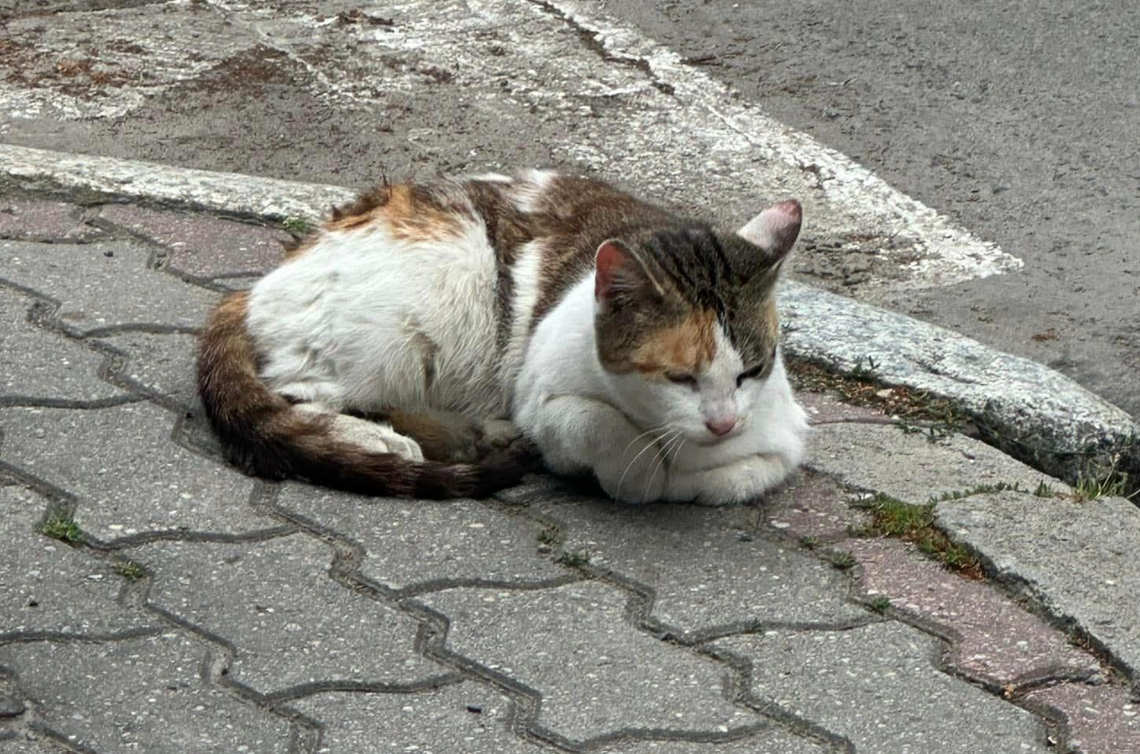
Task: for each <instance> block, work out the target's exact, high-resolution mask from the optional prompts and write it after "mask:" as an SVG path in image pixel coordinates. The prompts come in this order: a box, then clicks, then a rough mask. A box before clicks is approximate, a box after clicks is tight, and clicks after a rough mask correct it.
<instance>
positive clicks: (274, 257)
mask: <svg viewBox="0 0 1140 754" xmlns="http://www.w3.org/2000/svg"><path fill="white" fill-rule="evenodd" d="M100 217H101V218H103V219H105V220H110V221H111V222H113V223H115V224H116V225H120V226H122V227H125V228H130V229H131V230H132V231H134V232H136V233H140V234H142V235H144V236H147V237H148V238H151V239H153V240H155V241H157V242H158V243H160V244H162V245H163V246H167V247H169V248H170V249H172V253H171V260H170V266H171V268H172V269H174V270H178V271H179V272H182V273H185V274H187V275H193V276H196V277H206V278H212V277H217V276H219V275H240V274H247V275H248V274H251V273H261V272H265V271H266V270H268V269H270V268H272V267H275V266H276V265H277V264H278V263H279V262H280V261H281V259H282V258H283V257H284V248H283V247H282V245H281V244H282V243H285V242H287V241H289V240H290V238H291V236H290V235H289V234H288V233H286V232H285V231H283V230H279V229H277V228H267V227H263V226H259V225H251V224H250V223H243V222H237V221H233V220H223V219H221V218H219V217H213V216H210V215H206V214H193V213H186V212H173V211H170V210H154V209H147V208H144V207H139V206H136V205H133V204H110V205H107V206H105V207H103V209H102V211H101V212H100Z"/></svg>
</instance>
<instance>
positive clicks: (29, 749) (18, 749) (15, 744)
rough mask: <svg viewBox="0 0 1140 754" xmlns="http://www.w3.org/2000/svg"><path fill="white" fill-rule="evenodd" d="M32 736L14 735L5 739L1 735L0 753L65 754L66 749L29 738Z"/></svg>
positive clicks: (0, 734) (1, 734)
mask: <svg viewBox="0 0 1140 754" xmlns="http://www.w3.org/2000/svg"><path fill="white" fill-rule="evenodd" d="M28 735H30V734H23V733H21V734H18V735H17V734H13V735H12V736H11V737H10V738H5V737H4V734H3V733H0V752H3V753H4V754H65V749H63V748H61V747H59V746H57V745H56V744H53V743H48V742H47V741H44V740H37V739H32V738H28V737H27V736H28Z"/></svg>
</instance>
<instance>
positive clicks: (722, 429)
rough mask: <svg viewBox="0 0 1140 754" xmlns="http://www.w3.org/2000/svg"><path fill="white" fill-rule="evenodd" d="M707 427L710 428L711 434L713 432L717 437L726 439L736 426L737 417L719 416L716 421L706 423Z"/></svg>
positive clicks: (711, 420)
mask: <svg viewBox="0 0 1140 754" xmlns="http://www.w3.org/2000/svg"><path fill="white" fill-rule="evenodd" d="M705 426H706V427H708V430H709V432H712V433H713V434H714V435H716V436H717V437H724V436H725V435H727V434H728V433H729V432H731V431H732V428H733V427H735V426H736V417H735V416H733V415H731V414H730V415H728V416H718V417H717V418H715V419H709V420H708V421H706V422H705Z"/></svg>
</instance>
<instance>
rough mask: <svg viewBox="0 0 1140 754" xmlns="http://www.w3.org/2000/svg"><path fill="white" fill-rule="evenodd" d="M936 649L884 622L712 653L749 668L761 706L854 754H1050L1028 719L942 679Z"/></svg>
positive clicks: (732, 641)
mask: <svg viewBox="0 0 1140 754" xmlns="http://www.w3.org/2000/svg"><path fill="white" fill-rule="evenodd" d="M936 644H937V643H936V642H935V640H934V639H932V638H931V637H930V636H928V635H926V634H923V633H920V632H918V631H916V630H915V629H913V628H909V627H907V626H904V625H902V624H899V623H882V624H875V625H871V626H863V627H862V628H856V629H852V630H850V631H815V632H808V631H766V632H764V634H762V635H755V636H740V637H732V638H728V639H722V640H720V641H717V642H715V643H714V645H713V646H714V647H717V648H720V649H723V650H727V651H729V652H732V653H733V654H735V655H738V656H740V657H743V658H745V659H747V660H748V661H749V662H750V663H751V666H752V672H751V688H752V694H753V695H754V696H755V697H756V698H757V699H758V700H760V701H762V702H766V703H771V704H775V705H777V706H778V707H780V708H781V709H782V710H784V711H785V712H788V713H791V714H793V715H796V716H797V717H800V718H806V719H808V720H812V721H813V722H815V723H817V724H819V725H821V726H823V727H824V728H825V729H826V730H828V731H830V732H832V733H834V734H837V735H841V736H844V737H846V738H847V739H848V740H850V741H851V743H852V744H853V745H854V747H855V750H856V751H875V752H934V751H937V752H940V754H955V753H960V754H975V752H979V751H994V752H997V751H1000V752H1047V751H1049V750H1050V749H1049V747H1048V746H1047V745H1046V742H1045V728H1044V726H1043V725H1042V723H1041V721H1040V720H1039V719H1037V718H1036V717H1034V716H1033V715H1032V714H1030V713H1028V712H1026V711H1025V710H1022V709H1019V708H1017V707H1015V706H1013V705H1012V704H1010V703H1008V702H1005V701H1002V700H1001V699H998V698H996V697H994V696H990V695H989V694H986V693H985V692H983V691H981V690H980V689H977V688H975V687H973V686H970V685H968V684H965V683H962V682H961V681H958V680H956V679H954V678H951V677H950V676H948V675H946V674H944V673H942V672H941V671H939V670H937V669H936V668H935V667H934V664H933V663H934V661H935V658H936V657H937V647H936ZM951 711H952V713H951Z"/></svg>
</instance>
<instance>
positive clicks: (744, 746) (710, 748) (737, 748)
mask: <svg viewBox="0 0 1140 754" xmlns="http://www.w3.org/2000/svg"><path fill="white" fill-rule="evenodd" d="M599 751H600V752H602V754H825V752H830V751H831V749H827V748H824V747H823V746H822V745H820V744H818V743H815V742H813V741H810V740H808V739H806V738H803V737H802V736H797V735H796V734H795V733H791V732H789V731H786V730H780V729H778V728H775V727H771V728H768V729H766V730H763V731H761V732H760V733H756V734H753V735H751V736H747V737H745V738H742V739H740V740H737V741H728V742H720V741H718V742H715V743H697V742H695V741H622V742H621V743H620V744H611V745H609V746H606V747H603V748H602V749H599Z"/></svg>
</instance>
